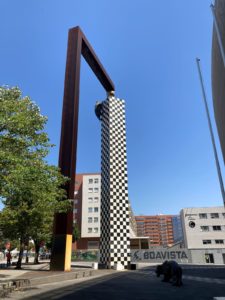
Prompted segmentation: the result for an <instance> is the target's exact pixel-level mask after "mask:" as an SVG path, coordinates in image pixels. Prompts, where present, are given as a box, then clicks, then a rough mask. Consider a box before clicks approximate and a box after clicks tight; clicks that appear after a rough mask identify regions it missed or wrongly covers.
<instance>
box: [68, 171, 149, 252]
mask: <svg viewBox="0 0 225 300" xmlns="http://www.w3.org/2000/svg"><path fill="white" fill-rule="evenodd" d="M74 196H75V200H74V208H73V220H74V226H75V225H76V226H78V228H79V230H80V239H79V240H78V241H77V242H76V243H74V244H73V249H74V250H76V249H77V250H84V249H98V248H99V240H100V233H101V232H100V216H101V175H100V174H99V173H90V174H89V173H88V174H77V175H76V181H75V191H74ZM129 215H130V237H131V239H135V240H133V241H132V240H131V246H132V247H133V245H136V243H137V245H139V244H140V243H141V245H142V244H146V241H145V240H143V239H142V241H141V242H140V241H139V240H138V241H136V238H137V226H136V221H135V217H134V214H133V212H132V208H131V205H129ZM145 247H147V246H145Z"/></svg>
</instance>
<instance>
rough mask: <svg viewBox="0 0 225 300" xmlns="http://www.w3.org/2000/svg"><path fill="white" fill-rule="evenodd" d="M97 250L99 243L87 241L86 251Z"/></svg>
mask: <svg viewBox="0 0 225 300" xmlns="http://www.w3.org/2000/svg"><path fill="white" fill-rule="evenodd" d="M98 248H99V242H98V241H88V250H90V249H95V250H96V249H97V250H98Z"/></svg>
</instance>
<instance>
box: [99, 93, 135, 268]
mask: <svg viewBox="0 0 225 300" xmlns="http://www.w3.org/2000/svg"><path fill="white" fill-rule="evenodd" d="M96 114H97V116H98V117H99V119H100V120H101V237H100V263H101V264H103V265H104V266H105V267H107V268H113V267H114V266H115V264H121V265H123V267H124V268H127V267H128V265H129V263H130V221H129V202H128V178H127V151H126V125H125V101H124V100H120V99H118V98H115V97H114V95H112V94H111V95H109V96H108V98H107V99H106V100H105V101H103V102H102V103H99V104H97V106H96Z"/></svg>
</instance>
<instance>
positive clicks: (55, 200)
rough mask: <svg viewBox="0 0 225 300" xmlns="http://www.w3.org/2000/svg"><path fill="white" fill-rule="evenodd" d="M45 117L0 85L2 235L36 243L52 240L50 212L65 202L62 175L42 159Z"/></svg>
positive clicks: (63, 208)
mask: <svg viewBox="0 0 225 300" xmlns="http://www.w3.org/2000/svg"><path fill="white" fill-rule="evenodd" d="M46 122H47V118H46V117H44V116H42V115H41V114H40V110H39V108H38V106H37V105H36V104H35V103H33V102H32V101H31V99H30V98H29V97H22V96H21V91H20V90H19V89H18V88H16V87H15V88H8V87H0V197H1V200H2V203H3V204H4V208H3V210H2V211H1V212H0V229H1V231H2V232H3V234H4V236H5V237H9V238H10V239H19V240H20V242H21V247H22V245H24V244H25V243H26V242H27V241H28V240H29V239H31V238H32V239H33V240H34V242H35V244H36V243H37V244H39V243H40V241H42V240H49V239H50V238H51V232H52V224H53V216H54V213H55V212H59V211H66V210H67V209H69V207H70V204H69V202H68V201H61V200H62V199H65V197H66V196H65V191H64V190H63V189H62V186H63V185H64V184H65V182H66V180H67V178H65V177H64V176H62V175H61V174H60V172H59V169H58V168H57V167H55V166H49V165H48V164H47V162H46V161H45V157H46V155H47V154H48V153H49V148H50V147H52V145H51V144H50V143H49V139H48V136H47V134H46V133H45V132H44V131H43V130H44V126H45V124H46Z"/></svg>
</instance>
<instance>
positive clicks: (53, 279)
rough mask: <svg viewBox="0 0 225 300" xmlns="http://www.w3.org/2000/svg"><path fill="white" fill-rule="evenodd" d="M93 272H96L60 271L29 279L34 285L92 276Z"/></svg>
mask: <svg viewBox="0 0 225 300" xmlns="http://www.w3.org/2000/svg"><path fill="white" fill-rule="evenodd" d="M95 273H96V272H95V271H94V270H85V271H77V272H70V273H62V274H57V275H51V276H42V277H37V278H31V279H30V280H29V281H30V285H32V286H34V285H41V284H46V283H52V282H60V281H64V280H72V279H79V278H83V277H90V276H93V275H94V274H95Z"/></svg>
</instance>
